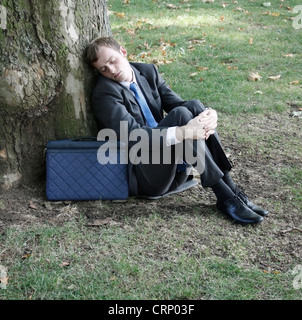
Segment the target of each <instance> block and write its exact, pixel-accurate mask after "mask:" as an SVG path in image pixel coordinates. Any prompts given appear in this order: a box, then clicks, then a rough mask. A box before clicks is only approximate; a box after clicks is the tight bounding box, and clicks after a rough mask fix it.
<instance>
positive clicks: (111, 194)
mask: <svg viewBox="0 0 302 320" xmlns="http://www.w3.org/2000/svg"><path fill="white" fill-rule="evenodd" d="M104 143H107V142H104V141H97V140H96V138H93V139H90V138H89V139H87V138H84V139H83V138H76V139H70V140H54V141H49V142H48V143H47V145H46V197H47V199H48V200H50V201H61V200H118V199H119V200H123V199H127V198H128V195H129V186H128V166H127V164H125V163H127V161H126V159H125V158H124V157H126V156H127V154H126V149H125V147H122V146H121V145H120V144H117V145H115V148H114V147H113V150H114V151H115V152H113V153H114V154H115V155H116V157H117V162H116V163H112V162H109V163H106V164H101V163H100V162H99V161H98V158H97V152H98V150H99V148H100V147H101V146H102V145H103V144H104ZM110 152H111V155H110V157H112V147H111V148H110ZM108 153H109V151H108ZM121 159H122V160H123V161H121Z"/></svg>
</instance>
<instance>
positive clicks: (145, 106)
mask: <svg viewBox="0 0 302 320" xmlns="http://www.w3.org/2000/svg"><path fill="white" fill-rule="evenodd" d="M130 90H131V91H133V92H134V95H135V98H136V100H137V101H138V103H139V105H140V107H141V110H142V112H143V114H144V117H145V119H146V122H147V124H148V126H149V127H151V128H154V127H156V126H157V122H156V121H155V119H154V117H153V114H152V113H151V110H150V108H149V106H148V104H147V101H146V99H145V97H144V95H143V94H142V93H141V92H140V90H139V88H137V85H136V83H135V82H132V83H131V84H130Z"/></svg>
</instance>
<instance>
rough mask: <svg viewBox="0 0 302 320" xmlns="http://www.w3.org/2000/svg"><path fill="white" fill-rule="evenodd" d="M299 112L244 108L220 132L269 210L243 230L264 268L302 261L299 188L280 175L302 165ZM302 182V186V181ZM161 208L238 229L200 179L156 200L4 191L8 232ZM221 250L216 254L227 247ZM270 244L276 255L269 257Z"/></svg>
mask: <svg viewBox="0 0 302 320" xmlns="http://www.w3.org/2000/svg"><path fill="white" fill-rule="evenodd" d="M292 111H294V108H293V107H290V109H289V110H288V112H287V113H286V114H285V115H280V114H269V115H266V116H261V117H259V116H256V115H248V114H246V115H240V119H239V118H238V119H236V118H235V123H234V116H225V115H224V116H222V117H221V118H223V120H224V121H223V123H229V124H222V130H221V131H222V132H223V133H224V136H221V139H222V143H223V145H224V148H225V150H226V153H227V155H228V156H229V159H230V161H231V162H232V164H233V166H234V167H233V170H232V177H233V178H234V180H235V181H236V182H237V184H238V185H239V186H241V187H242V189H243V190H244V191H245V192H246V193H247V194H248V196H249V198H250V199H251V200H253V201H254V202H256V203H257V204H259V205H261V206H263V207H265V208H267V209H268V210H269V212H270V213H269V215H268V217H267V218H265V220H264V222H262V223H261V226H257V227H255V228H258V229H257V231H255V232H253V233H252V234H251V233H250V230H251V229H250V227H251V226H241V227H240V228H238V229H236V230H237V232H239V233H241V235H240V236H241V237H246V236H247V235H249V236H250V237H251V245H250V250H249V251H250V253H249V255H248V257H247V259H249V260H252V261H253V264H255V263H256V264H257V265H258V266H260V267H261V266H262V267H263V268H268V267H269V266H270V267H272V268H275V269H277V270H281V271H282V270H283V271H286V270H287V268H288V267H287V266H288V264H289V263H290V261H291V260H293V261H296V262H298V261H299V260H300V262H301V263H302V246H301V240H302V232H301V229H302V212H301V211H300V210H301V203H299V202H298V201H297V199H296V198H295V195H294V194H293V193H292V186H291V185H290V183H285V182H284V180H282V179H281V178H280V176H279V173H282V172H283V171H282V170H283V169H284V168H301V156H302V151H301V148H302V147H301V145H302V142H301V141H302V134H301V121H302V119H298V118H293V117H292V116H291V114H292ZM231 123H232V124H231ZM196 179H198V176H196ZM297 187H298V185H297ZM299 188H300V191H301V181H300V184H299ZM176 197H177V201H175V199H176ZM155 208H156V210H157V212H159V213H160V214H161V215H162V216H163V217H165V218H166V219H168V218H169V216H171V215H175V214H188V213H190V211H194V212H195V214H196V210H197V209H198V210H200V214H201V215H202V217H203V221H204V224H205V226H206V225H208V223H207V220H209V218H210V217H211V216H213V215H215V224H216V226H221V230H224V232H225V234H226V236H227V235H228V232H229V230H234V226H235V228H236V225H235V224H234V223H233V222H232V221H231V220H230V219H229V218H227V217H224V216H223V215H222V214H220V213H219V212H217V210H216V208H215V197H214V195H213V193H212V191H211V190H210V189H203V188H202V187H201V186H200V185H199V186H198V187H194V188H193V189H191V190H189V191H185V192H183V193H181V194H178V195H173V196H169V197H165V198H162V199H160V200H156V201H150V200H145V199H140V198H136V197H131V198H129V199H128V200H127V201H125V202H111V201H103V203H102V204H101V205H100V202H99V201H89V202H63V201H62V202H49V201H47V199H46V197H45V184H44V183H43V184H42V186H36V187H28V186H22V187H20V188H18V189H13V190H8V191H7V192H5V193H3V194H1V195H0V232H1V233H3V232H5V230H6V229H7V228H8V227H10V226H12V225H24V226H26V225H30V224H31V223H32V222H34V221H35V222H37V221H39V223H41V224H44V223H46V224H55V225H60V224H62V223H64V221H68V220H69V219H70V217H71V216H73V217H74V215H77V214H82V215H85V216H86V217H87V221H88V222H93V221H95V219H101V220H102V219H106V218H110V219H112V220H114V221H116V222H120V223H122V222H123V221H124V219H125V217H127V218H128V219H129V218H130V219H132V218H133V219H134V220H135V218H137V217H139V216H141V215H148V214H151V213H152V212H153V211H154V209H155ZM188 223H189V221H188ZM211 223H213V219H212V220H211ZM209 227H210V222H209ZM253 230H254V229H253ZM209 232H211V230H210V229H209ZM239 238H240V237H239ZM204 241H205V242H206V241H207V240H206V239H204ZM263 245H266V250H265V251H264V250H263V251H261V250H259V247H261V246H263ZM253 246H254V250H253ZM218 250H219V248H217V252H216V253H217V254H218V255H219V254H222V253H221V252H218ZM267 250H272V251H273V252H275V254H274V255H273V256H270V258H268V257H267V256H266V254H265V252H267Z"/></svg>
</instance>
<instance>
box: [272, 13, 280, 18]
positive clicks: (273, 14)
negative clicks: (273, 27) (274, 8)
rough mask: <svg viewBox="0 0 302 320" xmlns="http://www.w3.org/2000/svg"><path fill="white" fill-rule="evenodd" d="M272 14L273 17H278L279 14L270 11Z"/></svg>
mask: <svg viewBox="0 0 302 320" xmlns="http://www.w3.org/2000/svg"><path fill="white" fill-rule="evenodd" d="M272 16H273V17H279V16H280V13H277V12H273V13H272Z"/></svg>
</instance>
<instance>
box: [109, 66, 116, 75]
mask: <svg viewBox="0 0 302 320" xmlns="http://www.w3.org/2000/svg"><path fill="white" fill-rule="evenodd" d="M108 70H109V72H110V73H111V74H115V67H114V66H110V65H109V66H108Z"/></svg>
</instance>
